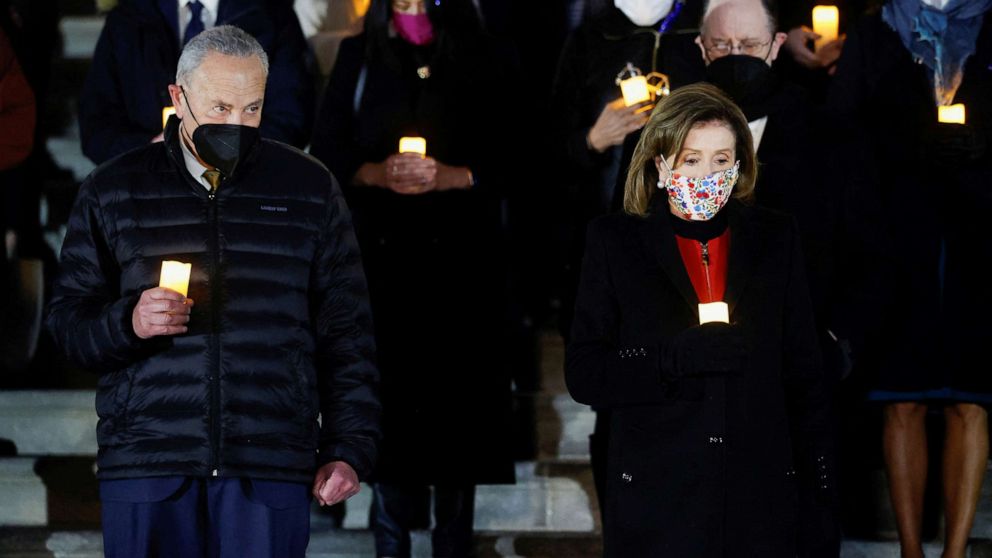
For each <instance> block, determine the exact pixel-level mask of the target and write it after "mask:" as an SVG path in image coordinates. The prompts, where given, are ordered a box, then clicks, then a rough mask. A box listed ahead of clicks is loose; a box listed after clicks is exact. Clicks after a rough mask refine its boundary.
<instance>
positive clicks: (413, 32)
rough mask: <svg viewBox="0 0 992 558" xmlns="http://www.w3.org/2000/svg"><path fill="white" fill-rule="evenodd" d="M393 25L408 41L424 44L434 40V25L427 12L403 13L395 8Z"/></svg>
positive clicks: (418, 44) (419, 44)
mask: <svg viewBox="0 0 992 558" xmlns="http://www.w3.org/2000/svg"><path fill="white" fill-rule="evenodd" d="M393 26H394V27H396V32H397V33H399V34H400V37H403V39H404V40H406V42H408V43H411V44H415V45H417V46H423V45H427V44H430V43H432V42H433V41H434V26H433V25H431V20H430V18H428V17H427V14H417V15H410V14H401V13H399V12H397V11H396V10H393Z"/></svg>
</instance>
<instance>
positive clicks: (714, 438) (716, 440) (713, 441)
mask: <svg viewBox="0 0 992 558" xmlns="http://www.w3.org/2000/svg"><path fill="white" fill-rule="evenodd" d="M710 443H711V444H722V443H723V438H722V437H720V436H710Z"/></svg>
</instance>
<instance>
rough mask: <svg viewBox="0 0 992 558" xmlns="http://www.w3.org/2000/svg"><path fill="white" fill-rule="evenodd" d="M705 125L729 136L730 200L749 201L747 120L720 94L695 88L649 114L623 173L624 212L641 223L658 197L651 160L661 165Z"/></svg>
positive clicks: (752, 177) (751, 163) (704, 86)
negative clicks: (718, 126)
mask: <svg viewBox="0 0 992 558" xmlns="http://www.w3.org/2000/svg"><path fill="white" fill-rule="evenodd" d="M708 122H722V123H724V124H726V125H727V126H728V127H729V128H730V131H731V132H733V134H734V138H735V142H734V151H735V156H736V158H737V159H738V160H739V161H740V162H741V168H740V176H739V177H738V178H737V184H735V185H734V194H733V196H734V197H735V198H737V199H739V200H744V201H748V200H750V199H751V197H752V196H753V195H754V183H755V181H756V180H757V178H758V162H757V160H756V158H755V154H754V141H753V140H752V139H751V129H750V128H748V125H747V118H745V117H744V113H743V112H741V109H739V108H737V105H735V104H734V102H733V101H731V100H730V98H729V97H727V96H726V95H725V94H724V93H723V92H722V91H720V89H719V88H717V87H715V86H713V85H710V84H708V83H697V84H693V85H687V86H685V87H681V88H679V89H676V90H675V91H673V92H672V94H671V95H669V96H667V97H665V98H663V99H662V100H661V101H660V102H659V103H658V106H656V107H655V108H654V111H653V112H652V113H651V118H650V119H649V120H648V123H647V124H646V125H645V126H644V130H643V132H642V133H641V140H640V141H639V142H638V143H637V148H636V149H634V156H633V157H632V158H631V160H630V167H629V168H628V170H627V183H626V186H625V187H624V194H623V209H624V211H625V212H627V213H629V214H631V215H640V216H642V217H643V216H645V215H647V214H648V208H649V207H650V206H651V199H652V197H653V196H654V195H655V193H656V192H658V191H659V189H658V187H657V183H658V178H659V177H658V169H657V167H655V162H654V158H655V156H656V155H661V156H662V157H664V158H666V159H667V158H668V157H671V156H673V155H674V156H677V155H678V153H679V152H681V151H682V147H683V145H685V138H686V137H687V136H688V135H689V131H690V130H692V129H693V128H694V127H695V126H697V125H699V124H704V123H708Z"/></svg>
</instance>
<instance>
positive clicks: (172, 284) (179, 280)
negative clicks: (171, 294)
mask: <svg viewBox="0 0 992 558" xmlns="http://www.w3.org/2000/svg"><path fill="white" fill-rule="evenodd" d="M192 268H193V264H188V263H183V262H175V261H169V260H166V261H164V262H162V274H161V276H159V280H158V286H159V287H165V288H166V289H172V290H173V291H176V292H177V293H179V294H181V295H183V296H186V293H187V291H188V290H189V272H190V270H191V269H192Z"/></svg>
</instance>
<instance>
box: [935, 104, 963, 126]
mask: <svg viewBox="0 0 992 558" xmlns="http://www.w3.org/2000/svg"><path fill="white" fill-rule="evenodd" d="M965 120H966V118H965V110H964V105H962V104H961V103H958V104H956V105H951V106H949V107H937V121H938V122H943V123H944V124H964V123H965Z"/></svg>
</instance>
